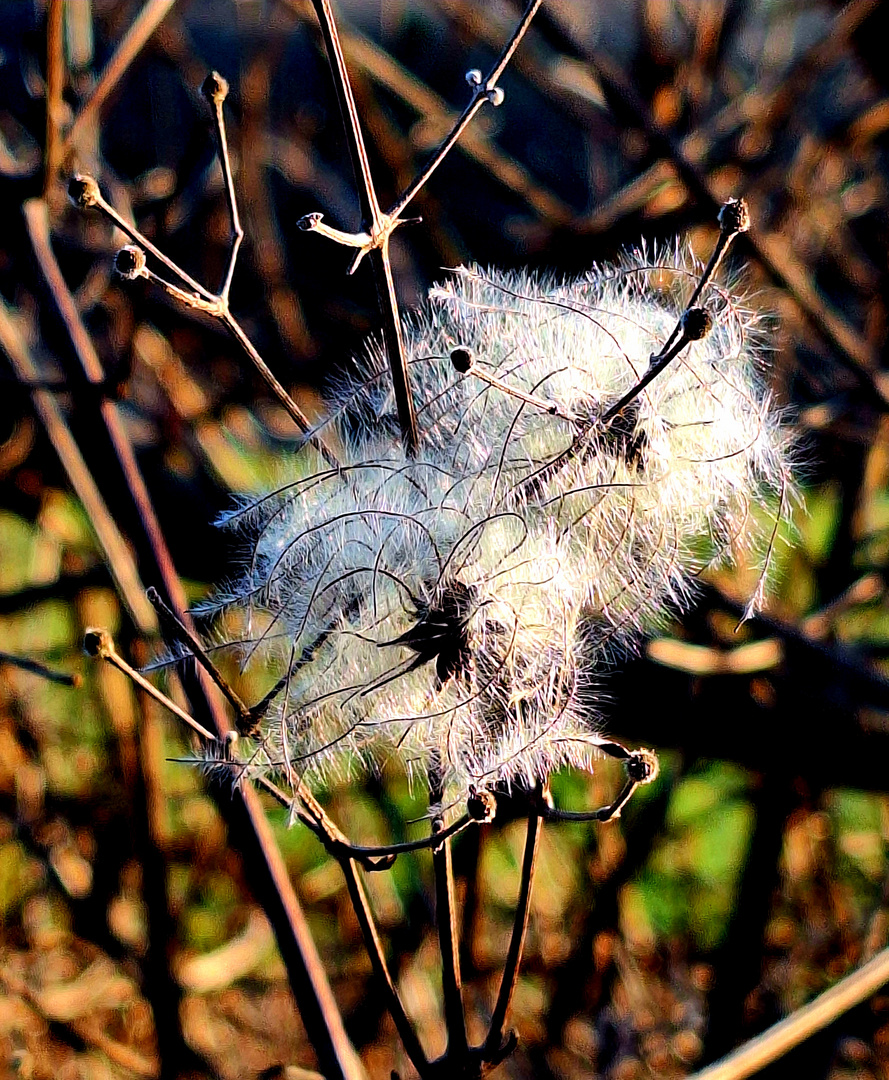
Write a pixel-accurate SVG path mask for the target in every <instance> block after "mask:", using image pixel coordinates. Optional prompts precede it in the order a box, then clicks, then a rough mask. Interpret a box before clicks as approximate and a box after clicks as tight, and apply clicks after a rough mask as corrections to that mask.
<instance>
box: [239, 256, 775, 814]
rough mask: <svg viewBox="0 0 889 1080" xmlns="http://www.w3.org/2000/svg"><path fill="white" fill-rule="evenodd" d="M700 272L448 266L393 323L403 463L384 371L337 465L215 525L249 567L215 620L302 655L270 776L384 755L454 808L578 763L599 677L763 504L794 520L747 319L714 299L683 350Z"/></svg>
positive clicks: (649, 266)
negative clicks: (671, 350) (410, 312)
mask: <svg viewBox="0 0 889 1080" xmlns="http://www.w3.org/2000/svg"><path fill="white" fill-rule="evenodd" d="M699 276H700V269H699V268H698V267H696V266H695V265H694V264H692V263H691V262H690V261H689V260H687V259H685V258H683V257H681V256H680V255H679V253H678V252H676V251H674V252H671V253H670V256H669V258H666V259H665V258H664V257H663V256H659V257H657V258H650V257H648V256H647V255H646V253H644V252H642V253H640V254H638V255H636V256H634V257H633V258H632V259H628V260H627V261H626V262H625V263H624V264H623V265H621V266H619V267H616V268H610V269H605V268H601V269H596V270H595V271H593V272H591V273H590V274H588V275H587V276H586V277H585V278H583V279H580V280H577V281H570V282H556V281H554V280H551V279H547V278H543V277H534V276H533V275H529V274H527V273H501V272H496V271H484V270H480V269H478V268H464V269H460V270H457V271H455V272H454V273H453V274H452V276H451V277H450V279H449V280H448V281H447V282H446V283H445V284H444V285H442V286H441V287H439V288H436V289H433V290H432V292H431V294H430V298H429V302H428V304H427V305H426V306H425V307H424V308H423V309H422V310H421V311H420V312H418V313H417V314H416V315H414V316H413V317H412V318H411V319H409V320H407V322H406V324H405V338H406V342H407V349H408V358H409V371H410V375H411V383H412V390H413V394H414V400H415V403H416V409H417V416H418V421H419V425H420V432H421V450H420V453H419V455H418V456H417V457H416V458H415V459H408V458H406V457H405V455H404V452H403V450H402V447H401V441H400V439H399V436H398V432H397V425H396V423H395V420H394V417H395V406H394V401H393V399H392V395H391V391H390V389H389V382H388V375H387V372H386V371H385V368H384V365H383V363H382V360H381V358H380V356H379V355H378V354H377V353H376V352H373V353H372V354H371V356H370V357H369V359H368V361H367V363H366V365H365V368H364V370H363V372H362V374H361V377H360V378H359V379H358V380H357V381H355V382H353V383H352V384H350V385H349V386H346V387H343V388H342V389H341V391H340V392H339V393H338V395H337V400H336V401H335V403H334V407H333V411H332V418H331V420H330V421H329V422H328V425H329V428H330V429H331V431H332V432H333V433H334V434H335V436H336V439H337V442H338V443H339V444H340V445H341V446H342V447H343V448H344V452H343V455H342V459H343V467H342V469H340V470H327V471H323V472H318V473H316V474H314V475H309V476H302V477H299V478H298V479H294V480H290V481H288V482H287V483H285V484H284V485H282V486H281V487H280V488H279V489H277V490H276V491H275V492H274V493H272V494H270V495H268V496H266V497H264V498H262V499H258V500H253V501H252V502H243V503H242V504H241V505H239V506H238V507H237V508H236V509H235V511H233V512H232V514H230V515H228V518H227V523H228V524H229V525H231V526H232V527H236V528H238V529H240V530H242V532H243V534H244V536H245V539H246V540H247V542H248V549H249V557H248V559H247V562H246V565H245V569H244V573H243V575H242V577H241V580H240V581H239V582H237V583H236V584H235V585H234V586H232V587H231V588H230V589H228V590H226V591H223V592H221V593H220V596H219V598H218V603H219V604H236V605H241V606H244V607H246V608H248V609H249V610H250V611H251V612H253V613H254V614H255V616H256V619H257V623H256V626H255V628H254V641H255V643H254V645H251V646H250V648H251V649H254V648H256V647H258V645H259V643H264V644H265V645H267V646H268V647H269V648H271V649H272V650H273V651H275V650H276V651H277V653H278V654H279V656H280V658H281V661H282V662H284V663H285V664H290V658H291V657H296V658H301V662H299V663H296V664H294V665H293V671H292V673H291V676H290V678H289V679H288V681H287V686H286V690H285V691H284V692H283V693H282V695H281V698H280V700H279V703H278V705H277V708H278V710H279V711H278V714H277V715H272V717H271V718H270V720H269V722H268V725H267V730H266V732H265V740H264V743H263V748H262V753H261V754H260V755H258V756H257V757H256V758H255V759H254V760H255V761H256V762H261V763H262V767H263V768H268V767H282V766H283V765H286V766H287V767H291V766H292V767H293V768H298V769H299V770H301V771H312V772H317V773H319V774H320V775H322V776H329V775H331V774H333V775H336V774H342V773H348V772H349V771H350V770H351V769H352V768H353V767H355V766H356V765H360V766H361V767H364V766H366V765H367V764H372V765H374V766H380V765H381V764H382V763H384V762H385V760H386V759H387V757H388V756H390V755H393V754H395V755H397V756H398V757H399V758H400V759H401V760H402V761H405V762H407V763H408V766H409V768H411V769H412V770H415V771H417V772H418V774H425V773H426V771H427V770H428V769H429V768H430V767H431V765H433V764H434V767H435V768H436V769H439V770H441V771H442V772H443V774H444V779H445V781H446V783H447V784H448V785H449V788H450V790H451V792H452V793H453V794H454V796H455V797H458V796H461V797H462V796H464V795H465V794H466V793H467V792H468V791H469V789H470V788H471V787H477V786H479V785H484V784H488V783H494V782H501V783H506V784H509V783H512V782H522V783H531V782H533V781H535V780H539V779H545V778H546V777H547V776H548V775H549V774H550V773H551V772H552V771H553V770H555V769H557V768H558V767H560V766H562V765H564V764H569V763H570V764H580V765H584V766H588V765H589V763H590V761H591V759H592V758H593V757H594V756H595V748H596V744H597V736H596V734H595V718H594V716H592V715H591V708H590V701H591V698H592V697H593V694H592V691H591V683H592V679H593V673H594V672H595V668H596V666H597V664H601V663H604V662H606V661H607V660H609V659H611V658H613V657H614V656H615V655H617V654H619V653H620V652H621V651H625V650H626V649H628V648H631V647H632V646H633V644H634V642H635V641H636V640H637V639H638V637H639V636H640V634H643V633H645V632H650V631H652V630H653V629H655V628H657V627H658V626H660V625H661V624H662V623H663V622H664V621H665V620H666V619H667V618H668V617H669V616H670V615H671V614H673V613H675V612H676V611H677V610H681V609H682V608H683V607H685V606H687V604H688V603H689V601H690V598H691V597H692V595H693V592H694V582H695V581H696V579H697V577H698V575H699V574H700V572H701V570H702V569H704V568H705V567H706V566H708V565H710V564H712V563H714V562H725V561H730V560H732V559H734V558H735V557H736V556H737V555H738V554H739V552H741V551H744V550H745V549H746V550H751V551H755V550H757V549H760V551H761V553H763V555H764V554H765V552H766V551H767V549H769V548H770V546H771V540H772V539H773V531H772V528H773V523H769V522H767V521H766V522H765V524H764V523H763V516H762V514H760V513H753V512H751V508H752V507H755V506H757V505H762V504H763V503H765V504H768V505H770V506H772V507H774V514H773V522H774V520H775V519H777V518H778V517H780V516H781V515H783V514H784V513H785V512H786V506H787V501H788V500H787V490H788V485H789V480H788V476H789V465H788V438H787V435H786V432H785V429H784V428H783V427H782V425H781V422H780V417H779V415H778V414H777V413H776V411H775V409H774V407H773V405H772V402H771V399H770V396H769V394H768V392H767V390H766V389H765V385H764V383H763V381H762V378H761V372H760V368H761V366H762V345H763V334H762V331H761V329H760V326H759V321H758V319H757V317H756V316H755V315H754V314H752V313H751V312H750V311H748V310H746V308H745V307H744V305H743V303H742V302H741V301H739V300H738V298H737V297H736V296H735V295H734V294H733V292H732V291H731V289H730V288H729V287H725V286H711V287H710V288H709V289H707V290H705V293H704V295H703V296H702V297H701V299H700V303H701V305H702V306H703V308H704V309H705V310H706V312H707V313H708V315H709V316H710V320H712V327H710V328H709V332H708V333H706V334H705V336H703V337H702V338H701V339H700V340H694V341H691V342H690V343H688V342H686V341H685V339H684V338H683V336H682V333H681V332H679V333H678V334H677V333H675V332H674V328H675V327H676V326H677V322H678V321H679V319H680V316H681V315H682V313H683V311H684V309H685V305H686V303H687V300H688V296H689V294H690V293H691V291H692V289H693V287H694V285H695V283H696V281H697V280H698V278H699ZM699 321H700V322H701V326H700V327H698V329H699V330H707V329H708V322H709V320H708V319H707V318H706V317H704V316H699ZM691 336H696V335H694V334H692V335H691ZM671 338H672V340H673V341H674V342H677V346H681V348H677V354H676V356H675V358H674V359H672V361H671V362H669V363H668V364H666V366H664V369H663V370H662V371H660V372H659V374H657V376H656V377H655V378H653V379H652V380H651V381H650V382H649V383H648V384H647V385H646V386H645V387H644V389H643V390H641V392H639V393H638V394H637V395H635V396H628V395H629V394H630V392H631V391H632V389H633V388H634V387H635V386H636V384H637V383H638V382H639V381H640V380H641V379H643V377H644V376H645V374H646V371H647V370H648V368H649V365H650V364H651V363H655V364H656V363H657V358H659V357H662V356H663V355H664V352H665V349H666V348H667V347H668V346H669V345H670V342H671ZM677 339H681V340H678V341H677ZM470 362H471V366H470ZM467 368H468V369H469V370H468V371H467V370H466V369H467ZM622 402H623V403H624V404H623V407H622V408H620V409H619V410H618V406H619V405H620V404H621V403H622ZM259 622H261V623H262V625H261V626H260V625H259Z"/></svg>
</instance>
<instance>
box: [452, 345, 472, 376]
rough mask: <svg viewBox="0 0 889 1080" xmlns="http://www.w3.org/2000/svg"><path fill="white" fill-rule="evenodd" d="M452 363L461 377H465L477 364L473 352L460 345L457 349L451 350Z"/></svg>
mask: <svg viewBox="0 0 889 1080" xmlns="http://www.w3.org/2000/svg"><path fill="white" fill-rule="evenodd" d="M451 363H452V364H453V365H454V367H455V368H456V369H457V371H459V372H460V374H461V375H465V374H466V372H467V371H469V369H470V368H471V367H472V365H473V364H474V363H475V359H474V357H473V355H472V350H471V349H467V348H466V346H465V345H458V346H457V348H456V349H451Z"/></svg>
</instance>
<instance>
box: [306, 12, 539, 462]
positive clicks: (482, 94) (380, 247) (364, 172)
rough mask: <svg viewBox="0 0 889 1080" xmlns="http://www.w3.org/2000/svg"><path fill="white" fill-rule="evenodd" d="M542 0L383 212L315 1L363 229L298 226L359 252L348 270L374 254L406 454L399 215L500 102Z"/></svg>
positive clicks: (341, 68) (412, 436) (410, 437)
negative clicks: (395, 251)
mask: <svg viewBox="0 0 889 1080" xmlns="http://www.w3.org/2000/svg"><path fill="white" fill-rule="evenodd" d="M541 2H542V0H530V2H529V3H528V5H527V7H526V8H525V12H524V15H523V16H522V19H521V21H520V23H519V25H518V27H517V28H516V30H515V32H514V33H513V35H512V37H511V38H510V40H509V41H508V42H507V44H506V46H505V48H504V49H503V52H502V53H501V55H500V57H499V59H498V61H497V63H496V64H495V65H494V67H493V68H492V70H491V72H490V74H489V75H488V77H487V79H485V80H483V79H482V77H481V75H480V74H479V73H471V74H472V76H473V78H472V80H471V81H472V85H473V86H474V87H475V90H474V93H473V95H472V100H471V101H470V103H469V105H468V106H467V107H466V109H464V111H463V113H462V114H461V116H460V117H459V118H458V120H457V122H456V124H455V125H454V127H453V129H452V131H451V132H450V133H449V134H448V136H447V137H446V138H445V140H444V141H443V142H442V144H441V145H440V146H439V148H438V150H437V151H436V153H435V154H433V156H432V158H431V160H430V161H429V163H428V164H427V165H426V167H425V168H424V170H423V171H422V173H421V174H420V175H419V176H418V177H417V179H416V180H415V181H414V182H413V183H412V184H411V185H410V187H409V188H408V189H407V191H405V192H404V194H403V195H402V196H401V197H400V199H399V200H398V201H397V202H396V204H395V206H394V207H393V208H392V210H390V211H389V212H388V213H383V212H382V211H381V209H380V204H379V199H378V198H377V194H376V189H375V187H374V183H373V177H372V176H371V172H370V162H369V159H368V156H367V148H366V147H365V145H364V136H363V135H362V132H361V125H360V122H359V119H358V110H357V109H356V107H355V98H354V95H353V93H352V87H351V84H350V82H349V75H348V72H347V70H346V63H345V59H344V57H343V49H342V44H341V42H340V38H339V33H338V31H337V27H336V21H335V19H334V17H333V11H332V9H331V6H330V0H312V3H313V6H314V8H315V12H316V14H317V16H318V22H319V24H320V26H321V34H322V37H323V38H324V44H325V47H326V49H327V55H328V59H329V61H330V66H331V70H332V72H333V77H334V87H335V89H336V95H337V100H338V101H339V105H340V111H341V112H342V116H343V123H344V125H345V129H346V139H347V142H348V145H349V153H350V155H351V158H352V165H353V167H354V170H355V176H356V179H357V181H358V199H359V204H360V207H361V218H362V221H361V231H360V232H357V233H345V232H341V231H340V230H338V229H331V228H330V227H328V226H326V225H324V223H323V222H322V221H321V215H320V214H308V215H306V217H304V218H303V219H302V221H301V222H300V224H301V226H302V227H303V228H304V229H307V230H310V231H316V232H319V233H321V234H322V235H325V236H327V237H328V239H332V240H335V241H337V242H338V243H340V244H345V245H346V246H348V247H353V248H356V249H357V251H356V255H355V258H354V259H353V261H352V265H351V267H350V270H349V272H350V273H353V272H354V271H355V269H356V268H357V266H358V264H359V263H360V262H361V260H362V259H363V258H364V256H365V255H370V257H371V264H372V267H373V272H374V280H375V282H376V287H377V298H378V300H379V304H380V312H381V318H382V330H383V343H384V345H385V348H386V355H387V357H388V360H389V367H390V369H391V372H392V384H393V393H394V395H395V402H396V408H397V411H398V422H399V426H400V428H401V437H402V441H403V443H404V447H405V451H406V452H407V453H408V454H409V455H411V456H413V455H415V454H416V452H417V450H418V448H419V445H420V436H419V430H418V428H417V417H416V410H415V408H414V402H413V397H412V396H411V392H410V383H409V380H408V373H407V362H406V359H405V353H404V342H403V340H402V334H401V317H400V314H399V311H398V300H397V296H396V293H395V284H394V282H393V279H392V266H391V261H390V258H389V241H390V238H391V236H392V233H393V232H394V231H395V229H397V228H398V226H399V225H402V224H404V220H403V218H402V217H401V215H402V213H403V212H404V210H405V209H406V208H407V206H408V204H409V203H410V202H411V201H412V200H413V199H414V197H415V196H416V195H417V193H418V192H419V191H420V190H421V188H422V187H423V185H424V184H425V183H426V181H427V180H428V179H429V177H430V176H431V175H432V174H433V172H435V170H436V169H437V168H438V166H439V165H440V164H441V162H442V161H443V160H444V159H445V157H446V156H447V155H448V153H449V152H450V151H451V149H452V148H453V147H454V145H455V144H456V142H457V140H458V139H459V138H460V135H461V134H462V133H463V131H464V130H465V128H466V127H467V126H468V124H469V123H470V122H471V121H472V118H473V117H474V116H475V114H476V113H477V112H478V110H479V109H480V108H481V107H482V105H484V104H485V102H486V101H491V102H494V103H495V104H497V103H499V102H500V101H501V100H502V96H503V95H502V91H501V90H500V89H499V87H498V86H497V81H498V79H499V78H500V76H501V75H502V74H503V71H504V69H505V67H506V65H507V64H508V63H509V61H510V59H511V57H512V55H513V53H514V52H515V50H516V49H517V48H518V46H519V42H520V41H521V40H522V38H523V37H524V36H525V33H526V32H527V29H528V25H529V24H530V22H531V19H532V18H533V17H534V13H535V12H536V11H537V9H538V8H539V7H540V4H541Z"/></svg>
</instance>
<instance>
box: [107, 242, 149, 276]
mask: <svg viewBox="0 0 889 1080" xmlns="http://www.w3.org/2000/svg"><path fill="white" fill-rule="evenodd" d="M114 269H115V270H116V271H117V272H118V274H120V276H121V277H122V278H126V279H127V281H135V280H136V278H137V277H142V275H143V274H144V273H145V252H144V251H143V250H142V248H140V247H136V246H135V244H127V245H126V247H122V248H121V249H120V251H118V253H117V254H116V255H115V256H114Z"/></svg>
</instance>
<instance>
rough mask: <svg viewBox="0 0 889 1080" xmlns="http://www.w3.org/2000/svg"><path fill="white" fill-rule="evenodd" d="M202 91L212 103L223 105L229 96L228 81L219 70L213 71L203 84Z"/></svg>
mask: <svg viewBox="0 0 889 1080" xmlns="http://www.w3.org/2000/svg"><path fill="white" fill-rule="evenodd" d="M201 93H202V94H203V95H204V97H205V98H206V99H207V101H209V102H210V104H211V105H221V104H222V102H223V101H225V99H226V98H227V97H228V82H227V81H226V80H225V79H223V77H222V76H221V75H220V74H219V72H218V71H211V72H210V74H209V75H208V76H207V78H206V79H204V82H203V84H202V85H201Z"/></svg>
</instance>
